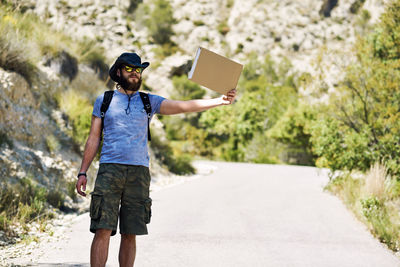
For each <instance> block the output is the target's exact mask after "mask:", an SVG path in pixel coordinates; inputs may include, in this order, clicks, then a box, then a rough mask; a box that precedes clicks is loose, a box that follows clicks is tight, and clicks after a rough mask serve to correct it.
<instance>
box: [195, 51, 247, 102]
mask: <svg viewBox="0 0 400 267" xmlns="http://www.w3.org/2000/svg"><path fill="white" fill-rule="evenodd" d="M242 70H243V65H242V64H239V63H237V62H235V61H233V60H230V59H229V58H226V57H224V56H221V55H218V54H216V53H214V52H212V51H210V50H207V49H205V48H203V47H199V48H198V49H197V53H196V57H195V59H194V61H193V65H192V69H191V70H190V72H189V74H188V78H189V80H191V81H193V82H195V83H198V84H200V85H202V86H205V87H207V88H209V89H211V90H214V91H216V92H218V93H220V94H223V95H226V93H227V92H228V91H230V90H231V89H235V88H236V86H237V83H238V80H239V77H240V74H241V73H242Z"/></svg>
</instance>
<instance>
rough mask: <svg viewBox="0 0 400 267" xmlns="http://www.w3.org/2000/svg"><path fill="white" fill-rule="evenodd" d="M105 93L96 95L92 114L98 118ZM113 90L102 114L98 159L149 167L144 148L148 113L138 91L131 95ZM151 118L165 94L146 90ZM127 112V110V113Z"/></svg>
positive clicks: (145, 145)
mask: <svg viewBox="0 0 400 267" xmlns="http://www.w3.org/2000/svg"><path fill="white" fill-rule="evenodd" d="M103 97H104V94H102V95H100V96H98V97H97V99H96V102H95V103H94V107H93V115H94V116H96V117H99V118H100V107H101V104H102V103H103ZM128 99H129V97H128V95H126V94H123V93H120V92H119V91H117V90H114V96H113V98H112V101H111V103H110V106H109V108H108V110H107V112H106V114H105V117H104V129H103V138H104V139H103V148H102V150H101V156H100V163H118V164H128V165H142V166H146V167H149V153H148V148H147V113H146V111H145V109H144V105H143V102H142V99H141V98H140V95H139V93H138V92H136V93H134V94H133V95H132V96H131V97H130V103H129V108H128ZM149 99H150V104H151V118H152V117H153V115H154V114H155V113H160V106H161V102H162V101H164V100H165V98H164V97H161V96H158V95H153V94H149ZM127 113H128V114H127Z"/></svg>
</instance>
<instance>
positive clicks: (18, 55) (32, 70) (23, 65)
mask: <svg viewBox="0 0 400 267" xmlns="http://www.w3.org/2000/svg"><path fill="white" fill-rule="evenodd" d="M0 32H1V33H2V34H1V35H0V67H1V68H4V69H6V70H10V71H15V72H17V73H19V74H21V75H22V76H23V77H24V78H25V79H26V80H27V81H28V82H29V83H30V84H31V83H32V82H33V80H34V77H35V75H36V73H37V67H36V66H37V65H38V64H39V62H40V61H41V60H43V58H44V57H50V58H51V57H54V56H56V55H57V54H59V53H60V52H62V51H65V52H67V53H68V54H70V55H72V56H73V57H75V58H76V59H78V61H80V62H83V63H87V64H89V65H91V66H95V67H96V66H104V62H105V61H106V59H105V57H104V51H103V50H102V49H101V48H100V47H99V46H98V45H97V44H96V42H95V41H92V40H88V39H84V40H82V41H79V40H78V41H77V40H73V39H72V38H71V37H69V36H67V35H65V34H63V33H61V32H58V31H55V30H54V29H52V28H50V26H49V25H47V24H45V23H43V22H42V21H40V19H39V18H38V17H37V16H35V15H33V14H29V13H20V12H19V10H16V9H14V8H13V6H12V5H10V4H4V2H2V3H0Z"/></svg>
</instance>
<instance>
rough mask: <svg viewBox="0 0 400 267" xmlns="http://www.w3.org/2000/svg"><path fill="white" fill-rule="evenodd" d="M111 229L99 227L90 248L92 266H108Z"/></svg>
mask: <svg viewBox="0 0 400 267" xmlns="http://www.w3.org/2000/svg"><path fill="white" fill-rule="evenodd" d="M110 236H111V230H109V229H97V230H96V234H95V235H94V238H93V242H92V247H91V249H90V266H91V267H104V266H106V262H107V257H108V245H109V243H110Z"/></svg>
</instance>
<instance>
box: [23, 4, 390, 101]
mask: <svg viewBox="0 0 400 267" xmlns="http://www.w3.org/2000/svg"><path fill="white" fill-rule="evenodd" d="M19 2H27V3H30V4H26V5H27V6H28V7H29V8H32V12H34V13H36V14H37V15H38V16H40V17H41V18H42V19H43V20H45V21H47V22H48V23H50V24H51V25H53V27H54V28H55V29H57V30H60V31H63V32H66V33H68V34H70V35H71V36H75V37H76V38H82V37H84V36H85V37H88V38H91V39H95V40H97V41H99V42H100V43H101V44H102V46H103V47H104V48H105V50H106V51H107V58H108V59H109V64H112V62H113V60H114V59H115V58H116V57H117V56H118V55H119V54H120V53H121V52H123V51H137V52H139V53H140V54H141V55H143V56H144V57H145V58H146V59H147V60H149V61H150V62H152V63H153V65H152V66H150V70H149V71H148V72H147V76H146V81H147V83H148V84H149V85H150V86H151V87H153V88H154V89H155V90H157V91H160V92H162V93H164V94H168V90H169V89H171V88H172V85H171V81H170V77H169V75H170V73H171V70H172V69H173V68H174V67H178V66H181V65H183V64H185V63H187V61H188V60H190V59H192V58H193V56H194V54H195V52H196V49H197V47H198V46H204V47H206V48H209V49H211V50H213V51H215V52H218V53H221V54H223V55H226V56H229V57H231V58H233V59H235V60H237V61H239V62H241V63H243V64H245V63H246V60H247V58H248V55H249V54H250V53H256V54H257V55H258V56H259V57H264V56H265V55H266V54H270V55H271V56H273V57H275V58H278V59H279V58H282V57H287V58H290V60H291V62H292V64H293V65H294V69H295V70H297V71H301V72H309V73H311V74H312V75H316V74H317V73H316V72H317V71H316V66H315V64H316V63H315V61H317V60H318V58H319V57H321V54H322V57H323V59H322V61H323V64H326V65H331V69H330V70H327V71H328V73H327V74H326V75H325V78H326V80H325V82H326V83H327V84H328V86H330V87H332V86H334V84H335V78H337V75H338V73H337V69H335V68H334V66H335V65H337V64H346V62H348V55H346V56H344V57H345V58H344V59H341V58H338V55H343V52H344V51H348V50H349V49H350V47H351V46H352V44H353V43H354V41H355V38H356V34H357V33H361V34H362V31H363V29H366V28H367V27H368V25H370V24H373V23H375V22H376V21H377V20H378V18H379V15H380V14H381V12H382V11H383V7H384V1H383V0H366V1H362V0H340V1H328V0H325V1H322V0H321V1H310V0H307V1H293V0H284V1H269V0H265V1H258V0H249V1H235V0H221V1H209V0H204V1H183V0H174V1H169V2H170V4H171V6H172V10H173V17H174V19H175V23H174V26H173V32H174V34H173V36H172V38H171V39H172V41H173V42H174V43H175V44H176V45H177V46H178V47H179V49H178V51H177V52H176V53H174V54H172V55H170V56H168V57H166V58H160V57H159V56H158V55H157V52H156V51H157V47H158V45H157V44H154V41H153V40H152V38H151V37H150V34H149V32H148V29H147V28H146V26H145V25H143V23H142V22H143V17H146V16H147V17H148V16H149V14H146V9H145V8H142V7H143V6H144V5H147V6H150V7H151V6H152V5H153V3H154V2H155V1H152V0H145V1H143V3H142V4H139V7H138V8H137V9H136V10H133V11H132V10H130V9H132V8H131V5H132V3H141V2H142V1H133V0H132V1H118V0H114V1H101V0H85V1H77V0H69V1H51V0H41V1H26V0H24V1H19ZM35 2H37V3H36V4H35ZM335 3H336V4H335ZM154 63H157V64H154ZM154 65H156V66H154ZM329 77H335V78H331V79H329Z"/></svg>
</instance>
